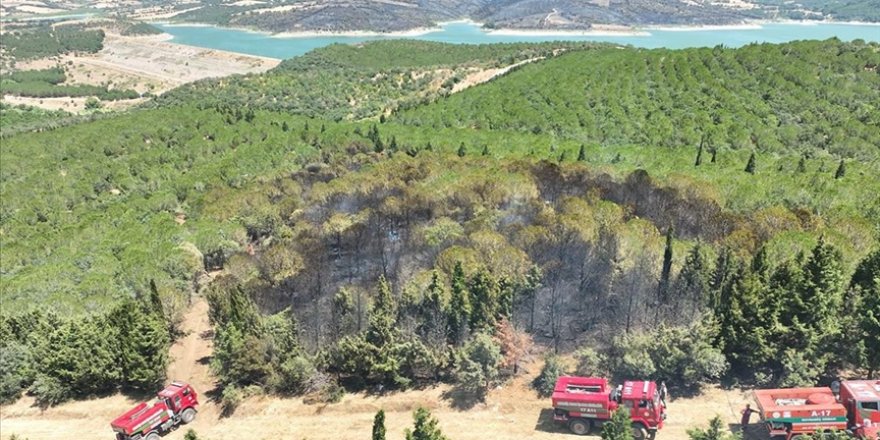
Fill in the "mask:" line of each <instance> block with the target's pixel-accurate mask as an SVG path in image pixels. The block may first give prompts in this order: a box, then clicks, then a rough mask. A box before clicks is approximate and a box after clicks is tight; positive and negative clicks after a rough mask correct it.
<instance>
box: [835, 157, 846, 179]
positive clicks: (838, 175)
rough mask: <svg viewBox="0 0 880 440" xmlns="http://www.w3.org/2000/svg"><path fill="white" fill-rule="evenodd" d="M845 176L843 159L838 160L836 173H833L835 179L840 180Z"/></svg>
mask: <svg viewBox="0 0 880 440" xmlns="http://www.w3.org/2000/svg"><path fill="white" fill-rule="evenodd" d="M845 175H846V162H844V161H843V159H840V165H838V166H837V171H835V172H834V178H835V179H841V178H843V176H845Z"/></svg>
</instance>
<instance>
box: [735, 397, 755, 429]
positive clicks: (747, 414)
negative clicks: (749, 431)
mask: <svg viewBox="0 0 880 440" xmlns="http://www.w3.org/2000/svg"><path fill="white" fill-rule="evenodd" d="M756 412H758V410H755V409H752V405H751V404H749V403H747V404H746V408H745V409H744V410H742V419H741V420H740V421H739V423H740V425H742V427H743V430H745V429H746V426H749V422H751V420H752V413H756Z"/></svg>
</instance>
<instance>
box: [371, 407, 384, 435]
mask: <svg viewBox="0 0 880 440" xmlns="http://www.w3.org/2000/svg"><path fill="white" fill-rule="evenodd" d="M373 440H385V410H383V409H380V410H379V412H377V413H376V417H375V418H373Z"/></svg>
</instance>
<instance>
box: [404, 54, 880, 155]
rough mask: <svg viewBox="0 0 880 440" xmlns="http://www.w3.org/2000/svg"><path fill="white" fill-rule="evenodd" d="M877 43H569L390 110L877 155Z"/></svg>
mask: <svg viewBox="0 0 880 440" xmlns="http://www.w3.org/2000/svg"><path fill="white" fill-rule="evenodd" d="M878 66H880V45H878V44H876V43H864V42H854V43H843V42H840V41H838V40H833V39H832V40H827V41H823V42H816V41H804V42H794V43H789V44H781V45H772V44H753V45H748V46H745V47H742V48H738V49H730V48H724V47H715V48H700V49H686V50H674V51H673V50H667V49H657V50H644V49H622V48H615V49H603V50H595V51H573V52H571V53H568V54H566V55H563V56H560V57H558V58H556V59H553V60H548V61H544V62H541V63H533V64H529V65H527V66H523V67H522V68H520V69H519V70H518V71H516V72H513V73H511V74H509V75H507V76H505V77H503V78H499V79H497V80H495V81H493V82H492V83H491V84H488V85H485V86H481V87H476V88H473V89H470V90H467V91H465V92H463V93H460V94H455V95H452V96H448V97H445V98H443V99H440V100H439V101H438V102H436V103H434V104H431V105H427V106H420V107H416V108H413V109H406V110H402V111H399V112H397V113H396V114H395V115H394V118H393V119H394V120H397V121H400V122H401V123H404V124H408V125H418V126H428V127H433V128H443V127H472V128H477V129H488V130H498V129H505V130H516V131H520V132H531V133H548V134H551V135H552V136H554V137H558V138H564V139H573V140H578V141H581V142H585V143H588V144H599V145H608V144H618V145H620V144H643V145H653V146H666V147H670V146H693V147H696V146H698V145H699V146H701V147H702V148H706V149H708V150H713V149H717V148H733V149H746V150H757V151H766V152H786V151H787V152H798V153H803V154H808V155H814V154H817V153H819V152H822V153H825V152H828V153H831V154H833V155H836V156H841V157H857V158H862V159H876V158H877V157H880V149H878V148H880V147H878V146H880V130H878V129H877V125H878V120H880V110H878V108H877V106H876V105H875V104H876V103H877V102H880V75H878V69H880V67H878Z"/></svg>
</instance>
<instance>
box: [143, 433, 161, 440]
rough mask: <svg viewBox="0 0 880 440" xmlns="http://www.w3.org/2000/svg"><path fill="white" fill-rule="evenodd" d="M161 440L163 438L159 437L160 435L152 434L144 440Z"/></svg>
mask: <svg viewBox="0 0 880 440" xmlns="http://www.w3.org/2000/svg"><path fill="white" fill-rule="evenodd" d="M160 438H161V437H159V434H158V433H156V432H151V433H149V434H147V436H146V437H144V440H159V439H160Z"/></svg>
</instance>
